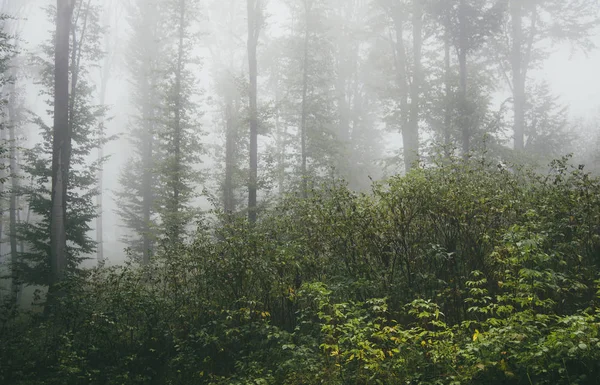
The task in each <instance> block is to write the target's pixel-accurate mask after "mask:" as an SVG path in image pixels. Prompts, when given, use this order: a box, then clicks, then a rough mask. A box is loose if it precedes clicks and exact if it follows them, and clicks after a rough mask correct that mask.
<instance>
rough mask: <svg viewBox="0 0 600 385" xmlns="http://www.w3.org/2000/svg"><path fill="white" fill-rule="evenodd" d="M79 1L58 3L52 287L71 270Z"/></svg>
mask: <svg viewBox="0 0 600 385" xmlns="http://www.w3.org/2000/svg"><path fill="white" fill-rule="evenodd" d="M74 6H75V0H57V19H56V47H55V57H54V65H55V68H54V131H53V143H52V197H51V202H52V209H51V215H50V269H51V274H50V285H51V286H52V285H54V284H56V283H58V282H59V281H60V280H61V279H62V278H63V276H64V272H65V270H66V267H67V250H66V248H67V238H66V214H67V202H66V201H67V188H68V180H69V166H70V162H71V127H70V125H69V35H70V30H71V18H72V15H73V8H74Z"/></svg>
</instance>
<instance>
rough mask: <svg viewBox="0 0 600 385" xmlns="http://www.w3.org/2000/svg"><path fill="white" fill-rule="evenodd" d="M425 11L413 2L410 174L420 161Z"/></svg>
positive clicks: (407, 140)
mask: <svg viewBox="0 0 600 385" xmlns="http://www.w3.org/2000/svg"><path fill="white" fill-rule="evenodd" d="M422 34H423V10H422V9H421V0H413V62H414V63H413V78H412V83H411V84H410V115H409V120H408V125H407V127H406V129H405V130H404V131H405V135H404V139H403V141H404V166H405V170H406V172H409V171H410V170H411V168H412V167H413V166H415V165H416V164H417V162H418V161H419V111H420V93H421V55H422V47H423V35H422Z"/></svg>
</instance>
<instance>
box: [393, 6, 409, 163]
mask: <svg viewBox="0 0 600 385" xmlns="http://www.w3.org/2000/svg"><path fill="white" fill-rule="evenodd" d="M391 11H392V20H393V21H394V28H395V30H396V49H395V64H396V84H397V86H398V99H399V101H400V122H399V123H400V133H401V134H402V147H403V152H404V171H405V172H408V171H410V167H411V165H412V161H411V159H410V153H411V151H412V149H411V147H410V146H411V144H412V143H411V142H412V138H411V137H410V134H409V131H408V124H407V118H408V116H409V104H408V77H407V70H406V68H407V57H406V47H405V46H404V17H405V15H404V14H403V13H402V9H400V7H399V6H398V5H396V6H394V7H393V9H392V10H391Z"/></svg>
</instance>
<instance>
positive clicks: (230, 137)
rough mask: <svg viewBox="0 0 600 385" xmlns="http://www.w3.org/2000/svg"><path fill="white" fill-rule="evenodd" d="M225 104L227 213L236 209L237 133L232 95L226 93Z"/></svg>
mask: <svg viewBox="0 0 600 385" xmlns="http://www.w3.org/2000/svg"><path fill="white" fill-rule="evenodd" d="M226 98H227V101H226V105H225V122H226V125H227V127H226V133H225V183H224V186H223V208H224V210H225V213H226V214H230V213H233V211H234V210H235V207H234V202H233V170H234V166H235V159H234V156H235V135H234V132H233V130H234V122H233V102H232V100H231V95H229V94H227V95H226Z"/></svg>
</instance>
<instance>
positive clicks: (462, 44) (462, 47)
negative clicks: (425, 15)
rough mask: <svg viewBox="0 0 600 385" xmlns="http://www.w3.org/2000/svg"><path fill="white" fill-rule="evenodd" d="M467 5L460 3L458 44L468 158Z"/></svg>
mask: <svg viewBox="0 0 600 385" xmlns="http://www.w3.org/2000/svg"><path fill="white" fill-rule="evenodd" d="M465 12H466V3H465V0H461V1H460V8H459V12H458V24H459V43H458V62H459V66H460V88H459V93H460V102H461V123H462V127H461V128H462V150H463V156H464V157H465V158H466V157H468V156H469V152H470V151H471V143H470V142H471V116H470V113H469V108H468V98H467V90H468V86H467V52H468V47H469V42H468V35H467V34H468V31H467V25H466V23H467V21H466V20H465Z"/></svg>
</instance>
